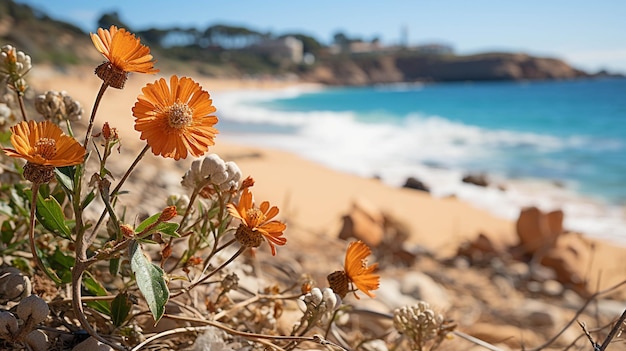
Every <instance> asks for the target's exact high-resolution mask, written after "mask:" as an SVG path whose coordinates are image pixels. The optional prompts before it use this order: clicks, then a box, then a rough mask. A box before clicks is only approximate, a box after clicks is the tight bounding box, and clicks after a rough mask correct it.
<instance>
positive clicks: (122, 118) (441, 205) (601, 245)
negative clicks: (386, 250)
mask: <svg viewBox="0 0 626 351" xmlns="http://www.w3.org/2000/svg"><path fill="white" fill-rule="evenodd" d="M33 75H34V76H35V77H34V78H35V79H33V80H32V81H33V83H36V86H35V88H36V89H37V91H39V92H42V91H45V90H48V89H53V90H65V91H67V93H68V94H69V95H70V96H72V97H73V98H75V99H76V100H78V101H79V102H81V103H82V104H83V107H84V109H85V116H84V117H83V118H84V119H85V120H87V119H88V114H89V112H90V111H91V106H92V104H93V101H94V99H95V96H96V94H97V92H98V89H99V87H100V84H101V81H100V80H99V79H98V78H97V77H96V76H95V75H93V73H92V71H91V70H89V69H76V70H74V71H72V72H71V74H70V75H66V74H62V73H59V72H56V71H55V70H53V69H50V68H48V69H39V70H35V71H34V72H33ZM161 76H165V75H156V76H154V75H153V76H150V75H132V76H131V77H130V79H129V80H128V82H127V83H126V86H125V88H124V89H123V90H116V89H108V90H107V91H106V94H105V96H104V98H103V101H102V103H101V107H100V110H99V111H98V114H97V118H96V125H95V128H94V129H95V130H96V131H97V130H99V129H100V128H101V125H102V123H103V122H104V121H108V122H109V123H110V124H111V126H112V127H116V128H118V131H119V132H120V135H121V137H122V145H123V150H124V152H129V153H130V154H132V155H136V154H137V153H138V152H139V150H141V148H142V147H143V146H144V145H145V144H144V142H143V141H141V140H139V133H137V132H136V131H135V130H134V129H133V123H134V119H133V117H132V114H131V108H132V106H133V105H134V103H135V101H136V97H137V95H138V94H139V93H140V90H141V87H143V86H144V85H145V84H146V83H148V82H154V80H156V79H157V78H159V77H161ZM193 78H194V79H196V80H197V81H199V82H200V84H201V85H202V86H203V88H204V89H206V90H208V91H209V92H210V93H213V92H218V91H225V90H241V89H245V90H249V89H280V88H284V87H287V86H291V85H293V84H296V83H297V82H291V81H272V80H263V81H255V80H223V79H211V78H203V77H193ZM166 79H167V78H166ZM214 104H215V105H217V106H219V101H214ZM217 115H218V116H219V111H218V113H217ZM218 128H219V124H218ZM210 152H213V153H217V154H218V155H220V157H222V158H223V159H224V160H227V161H228V160H234V161H235V162H236V163H237V164H238V166H239V167H240V168H241V170H242V172H243V174H244V176H247V175H250V176H252V177H253V178H254V179H255V181H256V183H255V185H254V188H253V189H254V194H255V197H256V199H257V201H263V200H269V201H270V202H271V203H272V205H277V206H278V207H279V208H280V210H281V213H280V215H279V217H280V218H281V219H282V220H284V221H285V222H287V224H288V229H287V231H286V233H285V235H286V236H287V237H288V238H289V239H290V243H288V245H300V246H301V248H306V245H310V244H315V243H316V242H319V241H320V239H321V238H323V239H333V238H336V237H337V235H338V233H339V230H340V229H341V225H342V216H343V215H345V214H346V213H347V212H348V211H349V210H350V208H351V206H352V204H353V202H354V201H359V202H365V203H369V204H370V205H371V206H373V207H375V208H377V209H379V210H381V211H385V212H386V213H389V214H390V215H392V216H393V217H394V218H396V219H397V220H399V221H401V222H402V223H404V224H405V225H407V226H408V228H409V229H410V233H411V235H410V238H409V239H408V243H409V244H411V245H421V246H423V247H425V248H427V249H429V250H430V251H432V252H434V253H435V254H436V255H438V256H440V257H442V258H443V257H451V256H453V255H454V253H455V252H456V250H457V248H458V247H459V245H460V244H461V243H463V242H464V241H467V240H471V239H474V238H476V237H477V236H478V235H479V234H481V233H482V234H485V235H487V236H488V237H490V238H492V239H493V240H496V241H498V242H499V243H501V244H503V245H507V246H512V245H515V244H516V243H517V236H516V233H515V223H514V222H513V221H511V220H506V219H502V218H497V217H495V216H494V215H492V214H491V213H489V212H487V211H485V210H481V209H477V208H475V207H473V206H472V205H470V204H468V203H465V202H463V201H460V200H458V199H455V198H453V197H449V198H434V197H432V196H430V195H429V194H428V193H425V192H420V191H415V190H411V189H403V188H394V187H391V186H389V185H386V184H383V183H382V182H380V181H379V180H376V179H365V178H361V177H357V176H354V175H351V174H346V173H340V172H336V171H334V170H331V169H329V168H327V167H324V166H322V165H319V164H316V163H313V162H310V161H307V160H304V159H302V158H300V157H298V156H296V155H294V154H292V153H289V152H285V151H282V150H273V149H268V148H259V147H250V146H242V145H237V144H234V143H231V142H229V141H228V136H227V135H218V137H217V138H216V145H215V147H212V148H211V149H210ZM190 161H191V160H185V161H181V162H179V163H178V164H176V163H175V161H173V160H171V159H167V160H164V159H161V158H156V157H146V159H145V160H144V161H143V162H158V166H157V167H181V169H186V167H187V165H188V164H189V163H190ZM590 240H591V239H590ZM591 241H592V242H593V243H594V252H593V259H592V261H591V263H589V265H588V266H587V267H585V272H586V278H587V279H588V281H589V282H590V286H593V287H595V288H597V289H603V288H606V287H609V286H611V285H614V284H616V283H618V282H620V281H622V280H625V279H626V262H625V261H624V260H623V258H624V257H626V247H620V246H615V245H612V244H610V243H606V242H601V241H598V240H591Z"/></svg>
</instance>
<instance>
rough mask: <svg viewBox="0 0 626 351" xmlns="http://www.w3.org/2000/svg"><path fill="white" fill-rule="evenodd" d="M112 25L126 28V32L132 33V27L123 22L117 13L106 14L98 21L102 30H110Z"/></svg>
mask: <svg viewBox="0 0 626 351" xmlns="http://www.w3.org/2000/svg"><path fill="white" fill-rule="evenodd" d="M111 25H114V26H117V27H118V28H126V30H128V31H131V32H132V29H131V28H130V26H129V25H128V24H126V23H124V21H122V19H121V18H120V15H119V13H117V11H113V12H109V13H105V14H103V15H102V16H100V18H99V19H98V27H100V28H109V27H111Z"/></svg>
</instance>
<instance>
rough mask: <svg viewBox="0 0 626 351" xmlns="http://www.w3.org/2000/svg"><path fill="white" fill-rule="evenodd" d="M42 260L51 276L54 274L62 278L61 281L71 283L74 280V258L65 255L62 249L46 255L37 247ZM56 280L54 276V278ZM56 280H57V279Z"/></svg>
mask: <svg viewBox="0 0 626 351" xmlns="http://www.w3.org/2000/svg"><path fill="white" fill-rule="evenodd" d="M37 252H38V254H39V257H40V258H41V262H42V263H43V266H44V268H45V269H46V270H49V272H46V273H47V274H48V275H49V276H50V275H51V274H54V277H56V278H57V279H59V280H60V283H69V282H71V281H72V267H73V266H74V258H73V257H71V256H68V255H65V254H64V253H63V252H62V251H61V250H59V249H57V250H56V251H54V253H53V254H52V255H51V256H47V255H46V256H44V255H43V254H42V253H41V251H39V249H37ZM53 280H54V278H53ZM55 281H56V280H55Z"/></svg>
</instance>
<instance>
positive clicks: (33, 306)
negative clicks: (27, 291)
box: [17, 295, 50, 325]
mask: <svg viewBox="0 0 626 351" xmlns="http://www.w3.org/2000/svg"><path fill="white" fill-rule="evenodd" d="M48 313H50V307H48V304H47V303H46V302H45V301H44V300H43V299H42V298H41V297H39V296H37V295H30V296H28V297H26V298H24V299H22V301H20V304H19V305H17V316H18V317H20V319H21V320H23V321H28V320H29V319H30V321H31V323H32V325H35V324H39V323H41V322H43V321H44V320H45V319H46V317H48Z"/></svg>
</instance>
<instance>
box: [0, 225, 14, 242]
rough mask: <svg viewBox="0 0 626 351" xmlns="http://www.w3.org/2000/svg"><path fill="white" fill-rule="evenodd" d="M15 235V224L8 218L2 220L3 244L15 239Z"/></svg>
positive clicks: (0, 237) (1, 235)
mask: <svg viewBox="0 0 626 351" xmlns="http://www.w3.org/2000/svg"><path fill="white" fill-rule="evenodd" d="M14 235H15V229H14V228H13V224H12V223H11V221H9V220H8V219H7V220H6V221H4V222H2V226H0V240H1V241H2V243H3V244H5V245H8V244H9V243H10V242H11V239H13V236H14Z"/></svg>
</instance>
